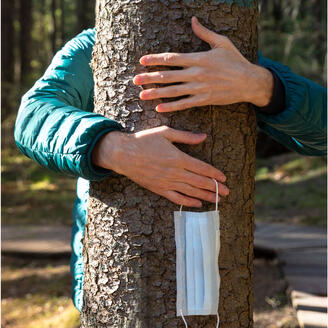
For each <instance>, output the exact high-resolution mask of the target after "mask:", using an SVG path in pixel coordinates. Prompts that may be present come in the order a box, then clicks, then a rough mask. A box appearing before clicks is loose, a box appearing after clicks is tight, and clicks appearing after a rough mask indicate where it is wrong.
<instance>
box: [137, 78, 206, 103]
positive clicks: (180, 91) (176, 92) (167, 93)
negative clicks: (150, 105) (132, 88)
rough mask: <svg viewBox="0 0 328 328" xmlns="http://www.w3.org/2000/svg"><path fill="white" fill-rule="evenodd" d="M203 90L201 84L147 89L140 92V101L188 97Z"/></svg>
mask: <svg viewBox="0 0 328 328" xmlns="http://www.w3.org/2000/svg"><path fill="white" fill-rule="evenodd" d="M202 89H203V85H202V84H201V83H198V82H195V83H183V84H179V85H171V86H169V87H162V88H155V89H147V90H143V91H141V92H140V99H142V100H151V99H158V98H172V97H180V96H185V95H190V94H193V93H196V92H199V91H200V90H202Z"/></svg>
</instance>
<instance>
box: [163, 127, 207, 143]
mask: <svg viewBox="0 0 328 328" xmlns="http://www.w3.org/2000/svg"><path fill="white" fill-rule="evenodd" d="M162 136H163V137H164V138H166V139H167V140H169V141H171V142H177V143H184V144H188V145H196V144H199V143H201V142H203V141H204V140H205V139H206V137H207V136H206V134H205V133H192V132H189V131H181V130H175V129H172V128H169V127H166V128H165V129H163V130H162Z"/></svg>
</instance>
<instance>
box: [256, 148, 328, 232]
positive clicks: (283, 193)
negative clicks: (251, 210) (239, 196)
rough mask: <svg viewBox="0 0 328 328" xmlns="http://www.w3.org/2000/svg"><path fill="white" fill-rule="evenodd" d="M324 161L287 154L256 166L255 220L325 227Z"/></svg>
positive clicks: (325, 192)
mask: <svg viewBox="0 0 328 328" xmlns="http://www.w3.org/2000/svg"><path fill="white" fill-rule="evenodd" d="M326 165H327V162H326V159H325V158H318V157H317V158H315V157H304V156H300V155H298V154H294V153H291V154H287V155H281V156H277V157H272V158H268V159H258V160H257V163H256V183H255V186H256V187H255V218H256V220H258V221H265V222H285V223H288V224H307V225H315V226H320V227H326V226H327V210H326V209H327V169H326Z"/></svg>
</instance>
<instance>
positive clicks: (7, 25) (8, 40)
mask: <svg viewBox="0 0 328 328" xmlns="http://www.w3.org/2000/svg"><path fill="white" fill-rule="evenodd" d="M14 3H15V2H14V1H13V0H3V1H1V12H2V15H1V16H2V19H1V39H2V44H3V45H5V46H4V47H2V49H1V70H2V80H3V81H6V82H13V81H14V63H15V57H14Z"/></svg>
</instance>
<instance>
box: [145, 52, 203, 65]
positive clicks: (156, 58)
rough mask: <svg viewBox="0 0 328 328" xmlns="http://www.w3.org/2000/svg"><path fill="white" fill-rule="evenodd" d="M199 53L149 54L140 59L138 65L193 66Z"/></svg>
mask: <svg viewBox="0 0 328 328" xmlns="http://www.w3.org/2000/svg"><path fill="white" fill-rule="evenodd" d="M199 56H200V53H197V52H194V53H186V54H179V53H173V52H167V53H161V54H151V55H146V56H143V57H141V58H140V64H141V65H144V66H153V65H165V66H181V67H188V66H194V65H196V64H197V62H198V60H199Z"/></svg>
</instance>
